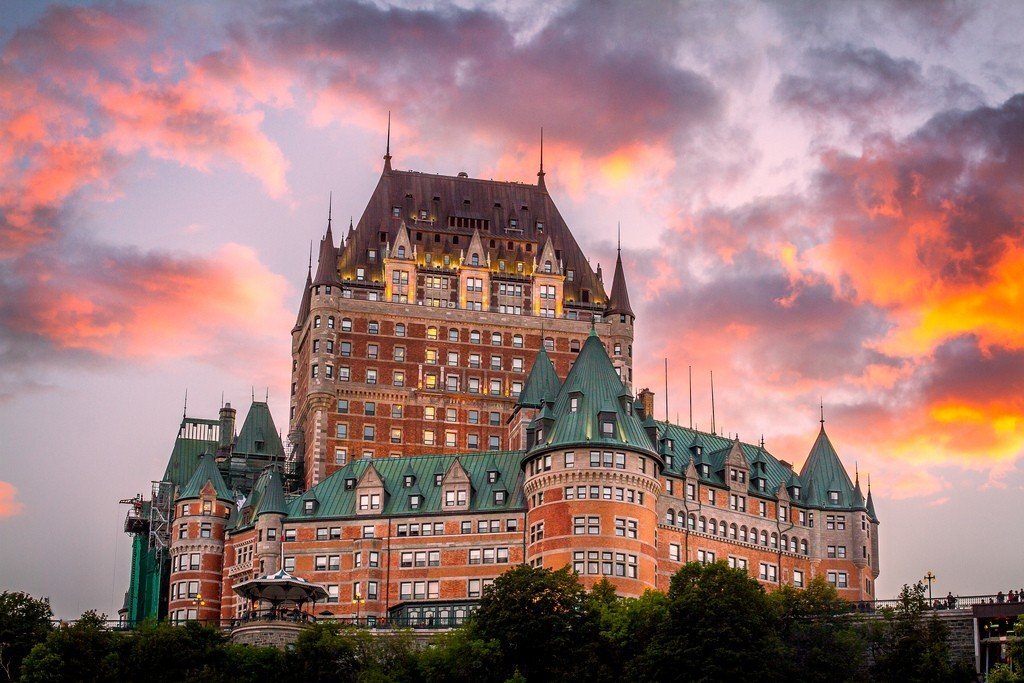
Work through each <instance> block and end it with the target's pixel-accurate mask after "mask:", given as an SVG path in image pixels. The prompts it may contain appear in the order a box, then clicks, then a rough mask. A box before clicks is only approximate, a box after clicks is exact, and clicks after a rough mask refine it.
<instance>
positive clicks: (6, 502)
mask: <svg viewBox="0 0 1024 683" xmlns="http://www.w3.org/2000/svg"><path fill="white" fill-rule="evenodd" d="M17 498H18V489H16V488H15V487H14V484H11V483H9V482H6V481H0V519H3V518H4V517H15V516H17V515H20V514H21V513H22V511H23V510H24V509H25V506H24V505H23V504H22V503H21V502H20V501H18V500H17Z"/></svg>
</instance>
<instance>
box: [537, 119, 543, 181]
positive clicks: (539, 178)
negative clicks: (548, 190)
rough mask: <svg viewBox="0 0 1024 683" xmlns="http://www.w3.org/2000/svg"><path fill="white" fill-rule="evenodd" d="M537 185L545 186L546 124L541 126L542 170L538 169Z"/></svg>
mask: <svg viewBox="0 0 1024 683" xmlns="http://www.w3.org/2000/svg"><path fill="white" fill-rule="evenodd" d="M537 187H540V188H544V126H541V128H540V170H539V171H537Z"/></svg>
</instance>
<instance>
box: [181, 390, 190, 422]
mask: <svg viewBox="0 0 1024 683" xmlns="http://www.w3.org/2000/svg"><path fill="white" fill-rule="evenodd" d="M187 415H188V387H186V388H185V403H184V405H183V406H182V407H181V419H182V420H184V419H185V417H186V416H187Z"/></svg>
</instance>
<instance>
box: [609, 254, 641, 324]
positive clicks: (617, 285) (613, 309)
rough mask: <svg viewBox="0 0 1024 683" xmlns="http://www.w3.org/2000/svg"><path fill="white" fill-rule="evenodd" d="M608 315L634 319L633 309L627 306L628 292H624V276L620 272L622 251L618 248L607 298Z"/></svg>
mask: <svg viewBox="0 0 1024 683" xmlns="http://www.w3.org/2000/svg"><path fill="white" fill-rule="evenodd" d="M608 313H617V314H619V315H628V316H629V317H630V318H635V317H636V316H635V315H634V314H633V308H632V307H631V306H630V305H629V292H628V291H626V275H625V273H623V271H622V249H621V248H619V250H618V256H616V258H615V275H614V277H613V278H612V293H611V296H610V297H608Z"/></svg>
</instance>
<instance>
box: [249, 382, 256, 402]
mask: <svg viewBox="0 0 1024 683" xmlns="http://www.w3.org/2000/svg"><path fill="white" fill-rule="evenodd" d="M249 389H250V390H251V391H252V402H253V403H255V402H256V387H255V386H253V385H250V386H249Z"/></svg>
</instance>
